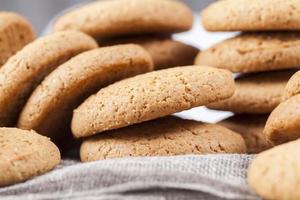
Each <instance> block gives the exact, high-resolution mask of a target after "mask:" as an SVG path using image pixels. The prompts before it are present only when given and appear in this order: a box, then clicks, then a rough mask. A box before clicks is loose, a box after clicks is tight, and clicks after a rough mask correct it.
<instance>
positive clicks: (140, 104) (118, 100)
mask: <svg viewBox="0 0 300 200" xmlns="http://www.w3.org/2000/svg"><path fill="white" fill-rule="evenodd" d="M233 92H234V81H233V77H232V73H230V72H229V71H227V70H220V69H215V68H213V67H205V66H186V67H175V68H170V69H164V70H159V71H154V72H150V73H147V74H143V75H138V76H135V77H133V78H129V79H126V80H123V81H120V82H117V83H114V84H112V85H110V86H108V87H106V88H103V89H101V90H100V91H99V92H98V93H96V94H95V95H92V96H91V97H89V98H88V99H87V100H85V101H84V102H83V103H82V104H81V105H80V106H79V107H78V108H77V109H76V110H75V111H74V114H73V119H72V125H71V127H72V132H73V135H74V136H75V137H86V136H89V135H93V134H96V133H99V132H103V131H106V130H111V129H116V128H121V127H125V126H129V125H131V124H136V123H140V122H143V121H148V120H151V119H155V118H159V117H163V116H166V115H169V114H172V113H175V112H179V111H183V110H187V109H190V108H193V107H196V106H201V105H205V104H208V103H211V102H214V101H219V100H222V99H225V98H228V97H230V96H231V95H232V94H233Z"/></svg>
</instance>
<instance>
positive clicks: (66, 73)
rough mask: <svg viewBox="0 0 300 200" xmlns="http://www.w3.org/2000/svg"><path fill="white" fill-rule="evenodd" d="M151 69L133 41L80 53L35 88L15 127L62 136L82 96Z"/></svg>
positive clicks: (144, 51)
mask: <svg viewBox="0 0 300 200" xmlns="http://www.w3.org/2000/svg"><path fill="white" fill-rule="evenodd" d="M151 70H153V62H152V59H151V56H150V55H149V53H148V52H147V51H146V50H144V49H143V48H142V47H140V46H138V45H134V44H128V45H117V46H111V47H103V48H99V49H94V50H90V51H87V52H84V53H81V54H79V55H77V56H75V57H73V58H72V59H70V60H69V61H67V62H65V63H64V64H62V65H61V66H59V67H58V68H56V69H55V70H54V71H53V72H52V73H50V74H49V75H48V76H47V77H46V78H45V79H44V80H43V82H42V83H41V84H40V85H39V86H38V87H37V88H36V89H35V91H34V92H33V93H32V95H31V97H30V98H29V100H28V101H27V103H26V105H25V107H24V108H23V111H22V112H21V115H20V117H19V122H18V127H19V128H22V129H28V130H30V129H33V130H36V131H37V132H40V133H41V134H43V135H46V136H49V137H51V138H53V139H57V138H58V137H62V136H63V135H62V133H66V132H69V131H67V130H70V123H71V118H72V114H73V109H75V108H76V107H77V106H78V105H79V104H80V103H81V102H82V101H83V100H84V99H86V98H87V97H88V96H90V95H91V94H93V93H95V92H97V91H98V90H99V89H100V88H103V87H105V86H107V85H109V84H111V83H113V82H116V81H118V80H121V79H124V78H127V77H130V76H134V75H137V74H141V73H146V72H149V71H151ZM64 130H65V131H64Z"/></svg>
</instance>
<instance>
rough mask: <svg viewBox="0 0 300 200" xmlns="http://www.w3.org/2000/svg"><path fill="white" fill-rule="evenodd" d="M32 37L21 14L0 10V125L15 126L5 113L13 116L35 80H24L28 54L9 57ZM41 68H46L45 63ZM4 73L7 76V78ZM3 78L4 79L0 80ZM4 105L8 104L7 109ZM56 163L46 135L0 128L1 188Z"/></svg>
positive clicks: (57, 155)
mask: <svg viewBox="0 0 300 200" xmlns="http://www.w3.org/2000/svg"><path fill="white" fill-rule="evenodd" d="M34 39H35V33H34V31H33V28H32V26H31V24H30V23H29V22H28V21H27V20H26V19H25V18H24V17H22V16H20V15H17V14H15V13H11V12H0V71H3V70H2V69H4V71H6V72H5V73H3V72H0V79H1V81H0V82H1V84H0V85H1V86H0V87H1V89H0V90H1V106H0V107H1V108H0V109H1V112H0V113H1V114H0V121H1V122H0V124H1V127H2V126H9V125H14V124H11V123H10V119H11V118H9V119H8V118H6V116H7V115H6V114H9V113H10V112H11V114H12V116H13V117H12V118H15V117H16V116H15V115H14V113H13V109H14V107H15V106H16V107H18V106H19V105H18V103H17V102H20V101H19V100H21V99H22V96H23V95H24V94H25V93H26V92H25V93H24V92H23V91H24V90H23V89H24V88H27V89H25V90H28V88H29V87H30V84H31V83H32V82H34V81H33V80H30V81H31V83H28V82H27V81H28V79H26V77H27V74H26V73H27V71H30V69H29V65H30V64H32V63H29V62H27V61H28V60H26V57H27V56H29V55H25V54H22V55H23V56H22V55H19V58H20V59H19V60H17V59H15V58H10V57H11V56H13V55H14V54H15V53H16V52H18V51H20V50H21V49H22V48H23V47H24V46H26V45H27V44H28V43H30V42H32V41H33V40H34ZM31 50H32V51H28V52H27V53H28V54H35V53H38V51H39V50H40V49H35V50H36V51H34V49H31ZM13 57H14V56H13ZM9 58H10V59H9ZM8 60H9V61H8ZM35 61H37V60H35ZM4 63H6V64H4ZM7 63H8V64H7ZM3 64H4V65H3ZM43 64H45V63H43ZM52 64H53V63H52ZM2 65H3V66H2ZM8 65H10V67H8ZM26 66H27V67H28V68H26ZM43 67H45V68H47V66H45V65H44V66H43ZM8 68H9V69H8ZM24 68H25V70H24ZM29 73H30V72H29ZM6 76H9V77H7V79H6ZM32 78H36V77H34V76H33V77H32ZM4 79H6V81H3V80H4ZM16 82H19V83H21V84H18V83H16ZM27 83H28V84H27ZM19 89H20V90H19ZM22 90H23V91H22ZM19 92H20V93H19ZM13 96H14V97H16V98H18V97H17V96H19V98H18V100H16V99H14V98H13ZM21 101H22V100H21ZM6 106H8V107H7V108H6ZM17 109H18V108H17ZM3 110H6V111H7V113H5V111H4V112H2V111H3ZM59 162H60V152H59V150H58V148H57V147H56V146H55V144H53V143H52V142H51V141H50V140H49V138H46V137H44V136H42V135H39V134H37V133H36V132H34V131H26V130H20V129H17V128H0V171H1V173H0V187H2V186H6V185H10V184H14V183H17V182H22V181H24V180H27V179H29V178H31V177H33V176H36V175H40V174H42V173H45V172H47V171H49V170H51V169H53V168H54V167H55V166H56V165H58V163H59Z"/></svg>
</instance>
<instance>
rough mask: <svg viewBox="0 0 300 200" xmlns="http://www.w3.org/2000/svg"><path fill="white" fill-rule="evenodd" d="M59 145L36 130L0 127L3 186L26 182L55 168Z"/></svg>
mask: <svg viewBox="0 0 300 200" xmlns="http://www.w3.org/2000/svg"><path fill="white" fill-rule="evenodd" d="M59 162H60V153H59V150H58V148H57V147H56V146H55V145H54V144H53V143H52V142H51V141H50V140H49V138H47V137H44V136H41V135H39V134H37V133H36V132H34V131H25V130H21V129H16V128H0V171H1V173H0V186H6V185H11V184H14V183H18V182H22V181H25V180H27V179H29V178H32V177H34V176H36V175H40V174H43V173H45V172H47V171H49V170H51V169H53V168H54V167H55V166H56V165H58V163H59Z"/></svg>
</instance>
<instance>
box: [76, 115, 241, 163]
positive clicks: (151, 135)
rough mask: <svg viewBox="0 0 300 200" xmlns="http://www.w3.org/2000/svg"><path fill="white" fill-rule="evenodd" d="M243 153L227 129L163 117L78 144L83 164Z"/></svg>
mask: <svg viewBox="0 0 300 200" xmlns="http://www.w3.org/2000/svg"><path fill="white" fill-rule="evenodd" d="M245 152H246V145H245V141H244V140H243V138H242V137H241V136H240V135H238V134H237V133H235V132H233V131H231V130H229V129H227V128H224V127H222V126H219V125H216V124H206V123H201V122H197V121H192V120H184V119H180V118H177V117H165V118H160V119H156V120H153V121H149V122H144V123H141V124H136V125H133V126H129V127H125V128H121V129H117V130H113V131H109V132H107V133H105V134H99V135H96V136H93V137H90V138H88V139H86V140H85V141H84V142H83V143H82V145H81V148H80V157H81V160H82V161H84V162H86V161H95V160H102V159H109V158H122V157H131V156H134V157H136V156H174V155H185V154H210V153H245Z"/></svg>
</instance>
